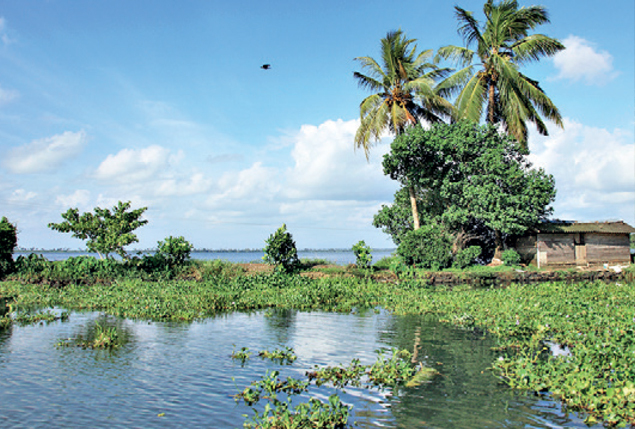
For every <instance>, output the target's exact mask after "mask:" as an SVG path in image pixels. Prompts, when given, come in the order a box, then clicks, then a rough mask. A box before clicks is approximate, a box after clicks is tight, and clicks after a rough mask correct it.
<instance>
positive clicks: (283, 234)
mask: <svg viewBox="0 0 635 429" xmlns="http://www.w3.org/2000/svg"><path fill="white" fill-rule="evenodd" d="M265 244H266V246H265V255H264V256H263V257H262V259H263V261H265V262H266V263H268V264H270V265H275V266H276V269H277V270H280V271H283V272H293V271H294V270H295V269H296V268H297V267H298V265H299V264H300V260H299V259H298V250H297V249H296V247H295V241H293V236H292V235H291V234H290V233H289V232H287V226H286V225H285V224H282V226H281V227H280V228H278V230H277V231H276V232H274V233H273V234H271V235H270V236H269V238H268V239H266V240H265Z"/></svg>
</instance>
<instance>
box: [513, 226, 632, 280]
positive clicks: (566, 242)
mask: <svg viewBox="0 0 635 429" xmlns="http://www.w3.org/2000/svg"><path fill="white" fill-rule="evenodd" d="M632 233H635V228H633V227H632V226H630V225H628V224H627V223H624V222H623V221H616V222H576V221H548V222H544V223H542V224H541V225H540V226H539V227H538V228H536V229H534V230H533V231H531V232H529V233H528V234H527V235H525V236H522V237H518V238H517V239H516V246H515V248H516V251H517V252H518V253H519V254H520V256H521V258H522V259H523V262H525V263H530V264H533V265H537V266H538V267H539V268H540V267H547V266H582V267H590V266H605V265H608V266H615V265H620V266H625V265H629V264H630V262H631V251H630V235H631V234H632Z"/></svg>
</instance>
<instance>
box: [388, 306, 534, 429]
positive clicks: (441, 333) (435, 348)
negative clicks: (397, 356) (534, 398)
mask: <svg viewBox="0 0 635 429" xmlns="http://www.w3.org/2000/svg"><path fill="white" fill-rule="evenodd" d="M392 324H393V326H392V329H391V330H390V331H392V332H391V334H390V335H384V337H385V338H381V336H380V340H381V341H382V342H385V343H387V344H388V345H389V346H390V347H396V348H399V349H407V350H409V351H410V352H413V357H415V356H416V358H417V359H416V361H417V363H418V362H422V363H423V365H425V366H428V367H431V368H434V369H436V370H437V371H439V372H440V373H441V375H440V376H436V377H434V378H433V379H432V380H431V381H430V382H429V383H423V384H421V385H419V386H417V387H414V388H405V389H402V390H401V391H400V392H398V395H397V396H398V400H395V401H393V404H392V406H391V410H392V414H393V417H394V418H395V420H396V422H397V427H408V428H411V427H413V428H414V427H448V425H450V426H452V427H498V426H501V425H504V422H506V421H507V420H508V419H509V417H510V415H512V414H513V413H514V412H516V413H518V412H519V411H520V410H518V409H517V410H513V408H514V407H523V404H522V403H519V400H518V398H517V397H516V396H515V393H514V392H513V391H511V389H509V388H507V387H506V386H505V385H503V384H502V383H501V382H500V381H499V380H498V379H497V378H496V377H495V376H494V375H493V374H492V373H491V371H489V370H488V368H489V367H491V365H492V362H493V361H494V360H495V359H496V355H495V352H494V351H493V350H492V347H494V346H495V342H494V340H493V339H492V338H489V337H487V336H485V335H484V333H483V332H482V331H478V330H474V331H471V330H462V329H459V328H456V327H454V326H451V325H448V324H442V323H438V322H436V321H434V320H430V319H429V318H428V319H426V318H425V317H422V316H403V317H394V318H392ZM396 393H397V392H396ZM528 400H529V401H531V399H528ZM520 402H522V399H521V400H520ZM508 403H513V405H509V406H507V405H506V404H508ZM508 407H509V408H508ZM475 411H477V412H475ZM509 413H512V414H509ZM514 420H517V421H518V417H516V418H514Z"/></svg>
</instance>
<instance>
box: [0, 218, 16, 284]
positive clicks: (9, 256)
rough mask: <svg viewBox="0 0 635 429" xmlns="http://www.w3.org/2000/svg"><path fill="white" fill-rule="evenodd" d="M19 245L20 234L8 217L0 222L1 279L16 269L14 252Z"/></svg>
mask: <svg viewBox="0 0 635 429" xmlns="http://www.w3.org/2000/svg"><path fill="white" fill-rule="evenodd" d="M17 244H18V232H17V229H16V227H15V225H13V224H12V223H11V222H9V220H8V219H7V218H6V217H2V220H1V221H0V278H2V277H4V276H5V275H7V274H9V273H11V272H12V271H13V269H14V264H13V250H15V246H17Z"/></svg>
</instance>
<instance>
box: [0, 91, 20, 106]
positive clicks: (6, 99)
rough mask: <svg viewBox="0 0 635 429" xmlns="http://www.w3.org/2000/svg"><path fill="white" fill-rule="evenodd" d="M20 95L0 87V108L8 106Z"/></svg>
mask: <svg viewBox="0 0 635 429" xmlns="http://www.w3.org/2000/svg"><path fill="white" fill-rule="evenodd" d="M19 96H20V93H19V92H18V91H16V90H15V89H3V88H2V87H0V106H3V105H5V104H8V103H10V102H12V101H13V100H15V99H16V98H18V97H19Z"/></svg>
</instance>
